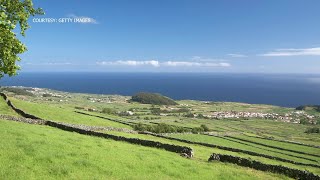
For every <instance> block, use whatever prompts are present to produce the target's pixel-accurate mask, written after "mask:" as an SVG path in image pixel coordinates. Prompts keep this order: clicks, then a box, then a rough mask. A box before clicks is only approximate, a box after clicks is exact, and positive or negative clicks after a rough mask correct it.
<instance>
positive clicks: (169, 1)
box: [19, 0, 320, 74]
mask: <svg viewBox="0 0 320 180" xmlns="http://www.w3.org/2000/svg"><path fill="white" fill-rule="evenodd" d="M33 2H34V5H35V7H41V8H43V10H44V11H45V13H46V14H45V15H42V16H36V17H31V18H30V20H29V24H30V26H31V28H30V29H28V30H27V32H26V37H19V38H20V39H21V40H22V42H24V43H25V44H26V45H27V47H28V52H26V53H24V54H22V55H21V58H22V61H21V62H20V63H19V64H20V66H21V68H22V70H21V72H37V71H40V72H42V71H48V72H59V71H70V72H71V71H72V72H74V71H80V72H82V71H88V72H231V73H304V74H306V73H308V74H313V73H320V59H319V58H320V21H319V18H320V11H319V7H320V1H319V0H305V1H301V0H281V1H279V0H157V1H156V0H134V1H133V0H103V1H102V0H90V1H88V0H67V1H66V0H46V1H43V0H33ZM63 18H64V19H63ZM67 19H70V20H69V21H70V22H66V21H67ZM62 20H65V22H62ZM76 20H77V22H75V21H76ZM80 20H81V22H79V21H80ZM71 21H72V22H71Z"/></svg>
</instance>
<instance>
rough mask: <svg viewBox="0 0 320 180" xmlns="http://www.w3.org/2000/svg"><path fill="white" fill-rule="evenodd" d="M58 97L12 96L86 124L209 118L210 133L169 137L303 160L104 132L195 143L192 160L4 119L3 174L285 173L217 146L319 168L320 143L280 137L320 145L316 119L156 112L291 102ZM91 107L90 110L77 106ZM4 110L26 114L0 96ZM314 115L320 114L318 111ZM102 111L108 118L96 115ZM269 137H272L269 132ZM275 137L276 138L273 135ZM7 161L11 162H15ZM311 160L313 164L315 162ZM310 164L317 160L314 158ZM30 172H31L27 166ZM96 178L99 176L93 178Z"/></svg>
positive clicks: (269, 109) (48, 115) (189, 123)
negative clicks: (252, 164) (227, 158)
mask: <svg viewBox="0 0 320 180" xmlns="http://www.w3.org/2000/svg"><path fill="white" fill-rule="evenodd" d="M45 91H46V93H53V94H57V95H58V96H52V97H50V98H49V99H48V97H43V96H42V95H40V96H39V95H35V96H22V95H16V94H13V93H8V94H9V95H10V100H11V101H12V102H13V104H14V105H15V106H16V107H18V108H20V109H23V110H24V111H26V112H28V113H30V114H33V115H36V116H38V117H41V118H43V119H47V120H53V121H57V122H65V123H71V124H78V125H87V126H107V127H118V128H127V129H133V127H132V126H129V125H124V124H121V123H118V122H115V121H111V120H107V119H108V118H110V119H113V120H116V121H122V122H130V123H131V124H137V123H142V124H149V125H150V124H155V123H165V124H168V125H174V126H179V127H186V128H195V127H200V125H206V126H207V127H208V128H209V130H210V133H213V134H215V136H208V135H203V134H181V133H173V134H166V136H170V137H174V138H178V139H182V140H189V141H193V142H202V143H208V144H214V145H218V146H223V147H230V148H235V149H239V150H244V151H248V152H254V153H259V154H264V155H268V156H271V157H277V158H281V159H286V160H289V161H294V162H297V163H302V164H304V165H301V164H300V165H297V164H293V163H290V162H282V161H279V160H276V159H272V158H266V157H261V156H258V155H250V154H248V153H244V152H241V153H240V152H232V151H230V150H225V149H219V148H211V147H206V146H202V145H197V144H189V143H185V142H180V141H177V140H169V139H166V138H161V137H155V136H151V135H145V134H131V133H127V132H118V131H104V133H107V134H113V135H119V136H124V137H130V138H140V139H146V140H152V141H158V142H163V143H168V144H176V145H182V146H188V147H191V148H192V149H193V150H194V152H195V156H194V158H192V159H191V160H190V159H185V158H182V157H180V156H179V155H178V154H176V153H170V152H166V151H164V150H160V149H155V148H147V147H142V146H137V145H132V144H128V143H124V142H116V141H112V140H108V139H101V138H94V137H88V136H84V135H79V134H75V133H69V132H63V131H62V130H57V129H53V128H50V127H44V126H35V125H26V124H22V123H14V122H7V121H2V120H1V121H0V131H1V132H0V135H1V137H3V138H1V143H2V144H4V146H2V147H1V149H0V160H1V161H0V162H1V166H0V179H21V177H24V176H26V177H27V179H34V178H39V179H43V178H46V179H56V178H59V179H70V178H71V179H79V178H80V179H105V178H107V177H108V178H109V179H110V178H111V179H150V178H154V177H156V179H199V178H200V179H277V178H280V179H283V178H286V177H284V176H281V175H276V174H271V173H266V172H260V171H254V170H252V169H247V168H242V167H239V166H235V165H231V164H224V163H217V162H215V163H208V162H207V160H208V158H209V156H210V155H211V154H212V153H220V154H227V155H233V156H238V157H243V158H249V159H252V160H256V161H259V162H262V163H266V164H273V165H283V166H286V167H290V168H295V169H300V170H308V171H310V172H313V173H315V174H318V175H320V168H317V167H312V166H311V165H317V166H320V148H315V147H308V146H303V145H297V144H292V143H288V142H279V141H275V140H286V141H287V140H289V141H295V142H299V143H305V144H310V145H316V146H319V145H320V134H307V133H305V132H304V131H305V130H306V129H307V128H310V127H319V125H311V124H306V125H303V124H294V123H288V122H282V121H275V120H270V119H269V120H267V119H258V118H250V119H241V118H240V119H232V118H231V119H219V120H217V119H205V118H190V117H185V116H184V114H183V113H168V115H166V116H161V115H156V114H152V112H151V109H152V108H161V109H167V110H171V109H179V108H187V109H189V110H190V112H192V113H201V114H210V112H212V111H239V112H243V111H246V112H263V113H278V114H285V113H290V112H293V111H294V109H292V108H284V107H277V106H271V105H250V104H244V103H232V102H201V101H192V100H184V101H178V103H179V105H177V106H152V105H146V104H139V103H130V102H127V100H128V97H123V96H117V95H91V94H74V93H66V92H58V91H51V90H45ZM79 107H83V108H84V109H86V108H91V109H95V111H94V112H91V111H90V112H89V111H86V110H79V109H77V108H79ZM104 108H110V109H113V110H114V112H125V111H132V112H134V115H131V116H121V115H119V114H117V113H115V114H106V113H101V111H102V110H103V109H104ZM75 111H81V112H85V113H87V114H89V115H83V114H79V113H76V112H75ZM0 114H6V115H11V116H19V115H18V114H16V113H15V112H14V111H13V110H12V109H10V108H9V107H8V106H7V104H6V103H5V101H4V100H3V99H1V100H0ZM312 114H313V115H320V113H318V114H317V113H315V112H312ZM92 115H97V116H101V117H105V118H99V117H94V116H92ZM258 137H263V138H271V139H270V140H268V139H262V138H258ZM272 139H275V140H272ZM6 164H10V167H14V168H9V167H6ZM308 164H309V165H308ZM310 164H311V165H310ZM28 171H31V173H27V172H28ZM91 177H92V178H91Z"/></svg>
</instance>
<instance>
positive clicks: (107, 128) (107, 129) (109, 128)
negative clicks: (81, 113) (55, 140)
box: [59, 122, 138, 134]
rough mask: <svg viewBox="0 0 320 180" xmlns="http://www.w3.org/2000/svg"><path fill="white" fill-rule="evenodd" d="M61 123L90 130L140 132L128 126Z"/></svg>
mask: <svg viewBox="0 0 320 180" xmlns="http://www.w3.org/2000/svg"><path fill="white" fill-rule="evenodd" d="M59 124H62V125H65V126H69V127H74V128H79V129H84V130H88V131H118V132H124V133H130V134H138V132H137V131H134V130H131V129H127V128H116V127H109V126H86V125H83V124H69V123H64V122H59Z"/></svg>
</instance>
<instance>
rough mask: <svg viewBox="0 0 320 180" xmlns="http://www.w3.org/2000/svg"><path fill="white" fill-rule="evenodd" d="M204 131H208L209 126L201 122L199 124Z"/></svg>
mask: <svg viewBox="0 0 320 180" xmlns="http://www.w3.org/2000/svg"><path fill="white" fill-rule="evenodd" d="M200 127H201V128H202V129H203V130H204V131H205V132H208V131H209V128H208V126H207V125H205V124H201V126H200Z"/></svg>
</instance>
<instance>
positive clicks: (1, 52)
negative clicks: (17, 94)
mask: <svg viewBox="0 0 320 180" xmlns="http://www.w3.org/2000/svg"><path fill="white" fill-rule="evenodd" d="M37 14H44V12H43V10H42V9H40V8H38V9H35V8H34V7H33V3H32V0H0V78H1V77H3V76H4V75H5V74H8V75H9V76H12V75H15V74H16V72H17V70H19V66H18V65H17V64H16V63H17V61H20V60H21V59H20V57H19V56H18V55H19V54H21V53H24V52H25V51H26V50H27V48H26V46H25V45H24V44H23V43H22V42H21V41H20V40H19V39H18V38H17V35H16V33H15V32H14V30H15V29H16V27H17V25H19V26H20V34H21V35H22V36H25V31H26V30H27V29H28V28H29V25H28V19H29V17H30V16H35V15H37Z"/></svg>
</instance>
